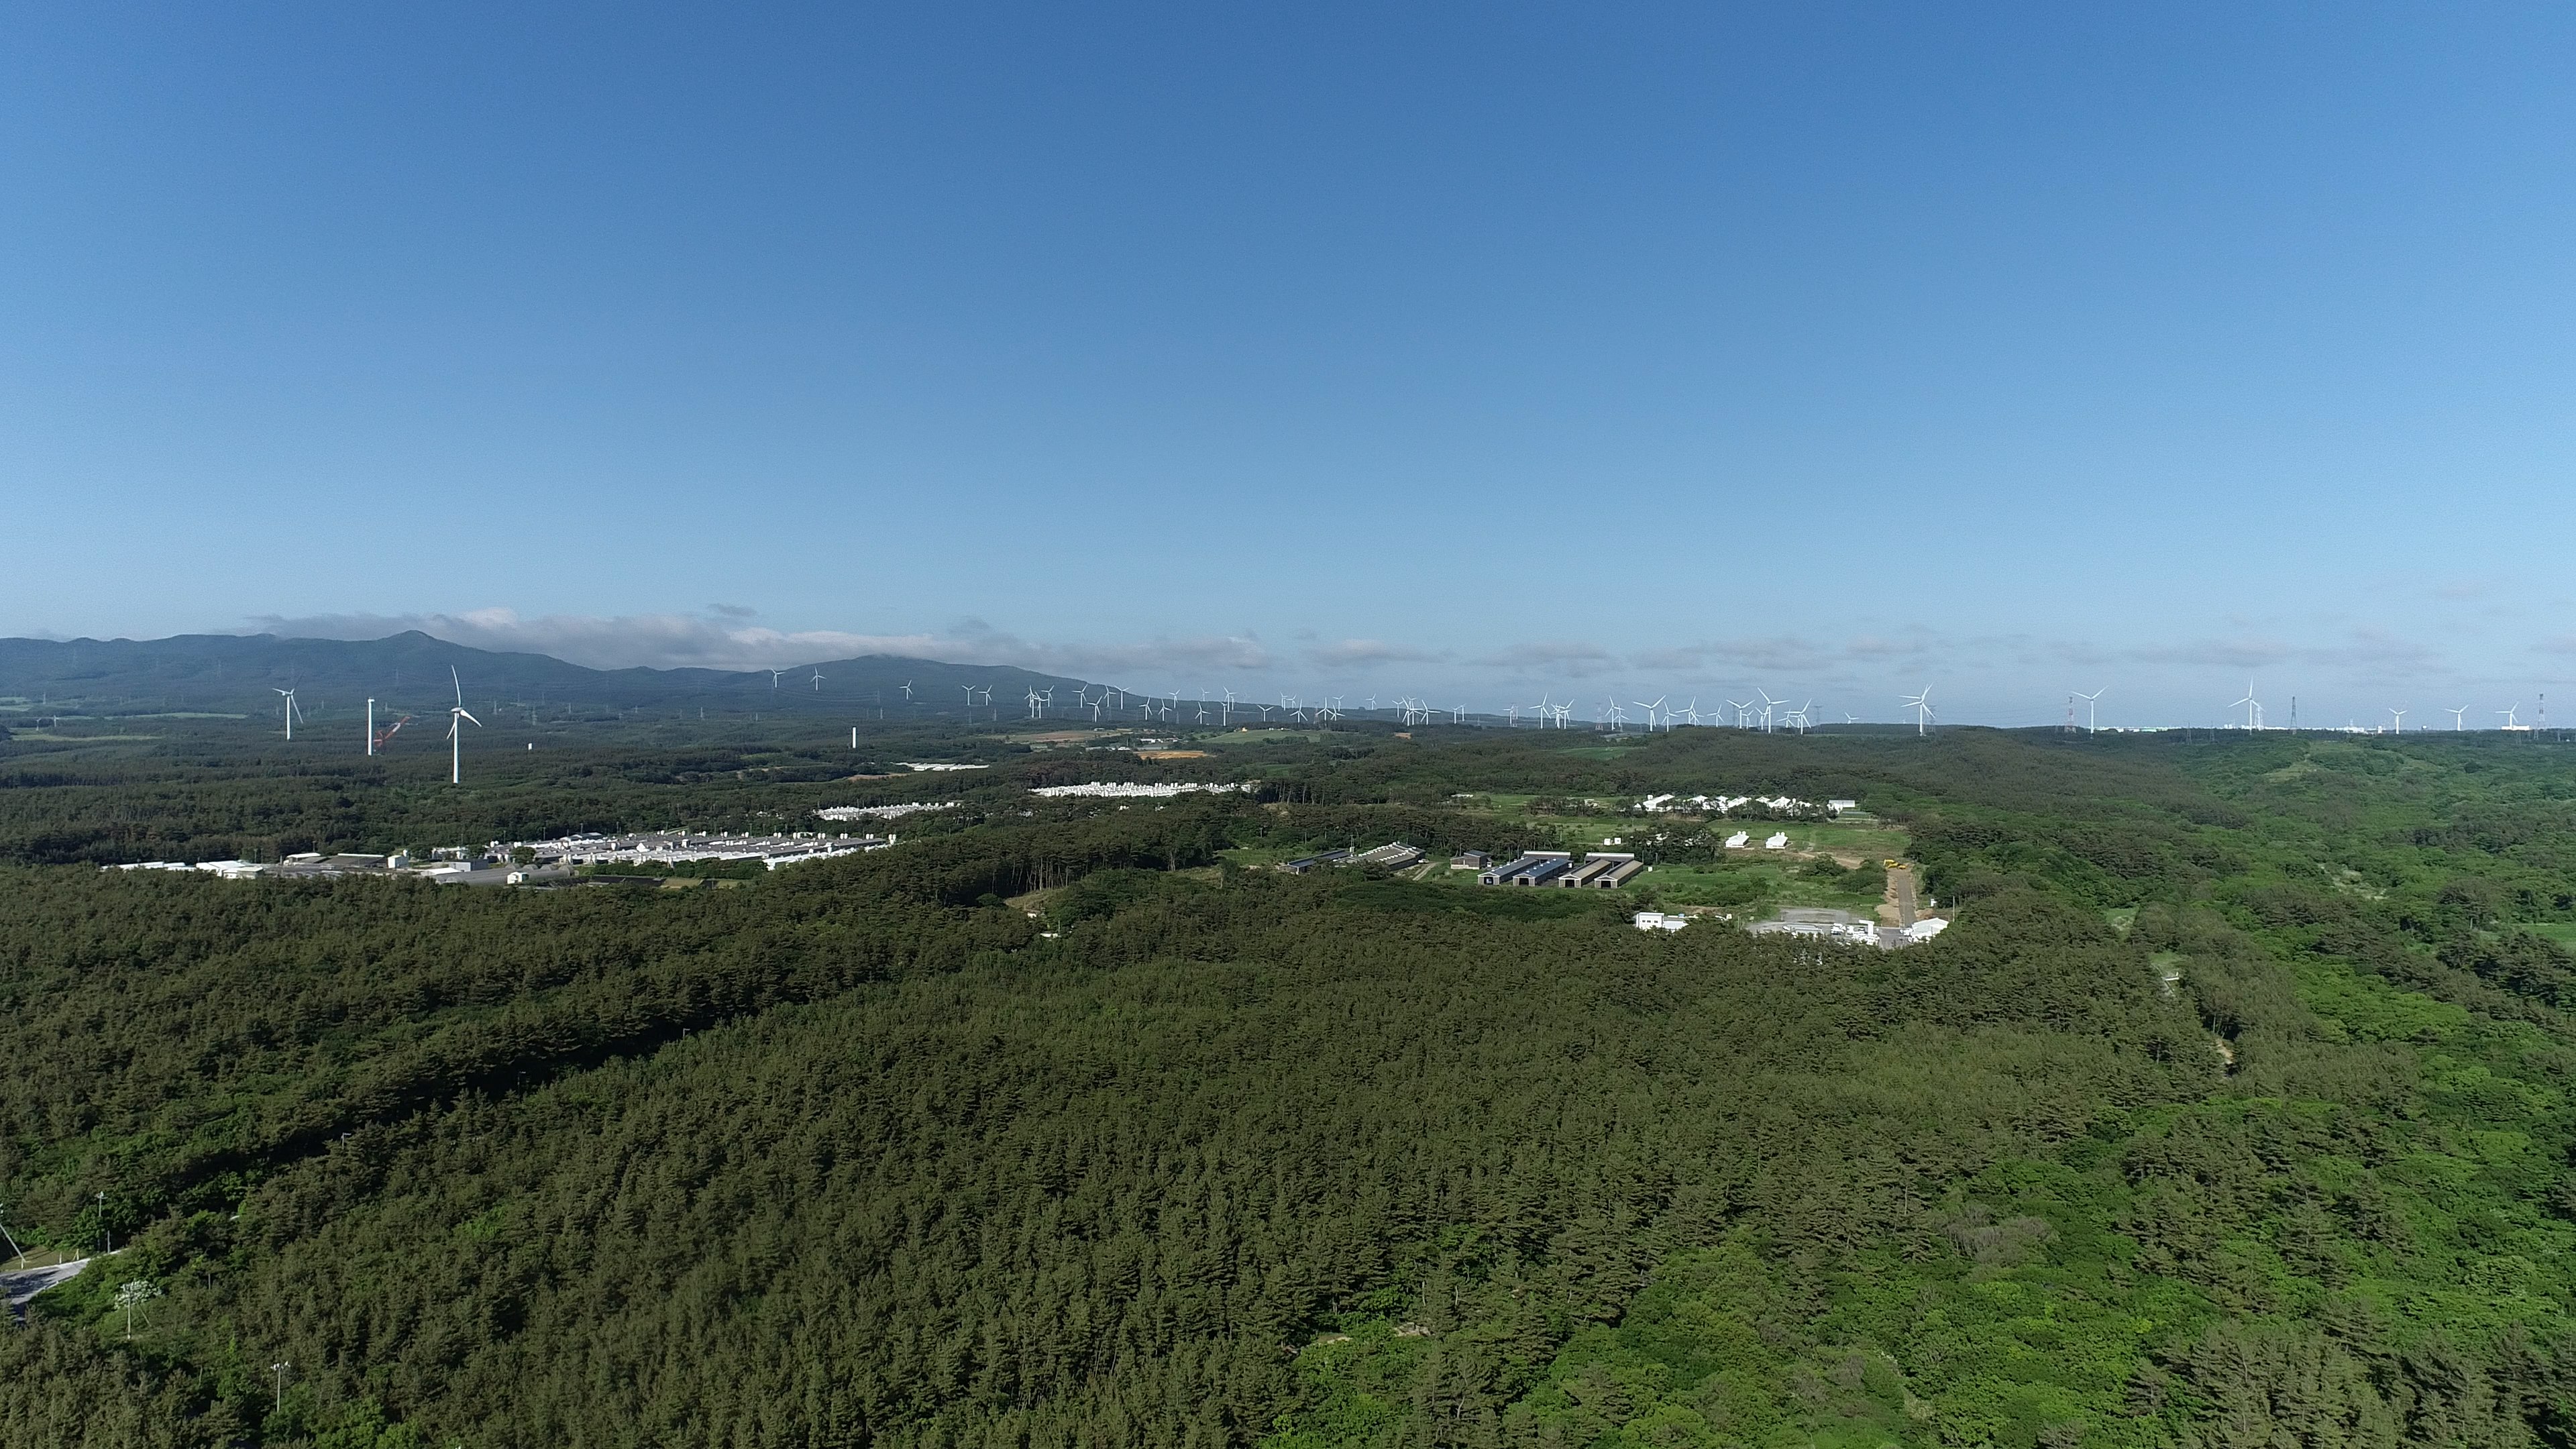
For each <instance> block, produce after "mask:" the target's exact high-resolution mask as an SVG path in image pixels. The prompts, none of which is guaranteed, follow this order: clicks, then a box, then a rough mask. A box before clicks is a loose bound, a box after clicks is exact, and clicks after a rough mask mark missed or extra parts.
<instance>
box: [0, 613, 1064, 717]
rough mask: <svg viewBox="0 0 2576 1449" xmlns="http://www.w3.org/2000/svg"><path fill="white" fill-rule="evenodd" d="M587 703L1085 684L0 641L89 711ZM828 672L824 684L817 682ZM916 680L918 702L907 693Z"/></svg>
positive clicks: (958, 673) (931, 662)
mask: <svg viewBox="0 0 2576 1449" xmlns="http://www.w3.org/2000/svg"><path fill="white" fill-rule="evenodd" d="M451 669H452V670H454V671H455V676H456V679H457V680H458V681H460V682H461V683H462V685H463V687H464V691H465V701H466V704H467V706H468V707H469V708H471V707H474V706H476V705H479V704H491V703H500V704H508V705H516V706H538V705H544V706H550V707H551V706H564V707H569V708H572V709H575V710H628V709H653V708H672V709H680V708H692V707H694V708H699V709H705V710H708V711H711V712H713V711H723V712H727V713H753V712H769V711H780V712H793V713H800V714H833V715H842V714H849V713H851V712H853V711H855V710H858V709H862V708H864V709H867V710H870V711H875V710H878V709H883V710H885V711H886V713H887V715H888V716H889V717H894V716H896V715H897V713H898V712H900V711H906V710H909V712H911V713H914V714H917V715H921V716H924V717H929V716H934V715H948V716H952V717H954V716H958V715H960V714H962V713H963V712H964V709H965V705H966V700H967V689H968V687H970V686H971V687H972V688H973V689H974V690H975V691H977V694H976V698H977V704H976V713H977V714H978V715H981V714H982V713H983V712H984V710H985V709H986V706H985V705H984V704H983V703H982V700H983V692H984V691H987V690H989V691H991V699H992V704H991V707H992V708H993V709H996V710H998V711H999V713H1000V714H1001V716H1002V717H1003V718H1005V719H1007V718H1010V717H1012V716H1013V715H1014V714H1015V713H1024V712H1025V710H1024V708H1023V705H1024V701H1025V700H1026V699H1027V697H1028V692H1029V691H1030V690H1032V689H1037V690H1046V689H1052V690H1055V691H1056V699H1057V701H1058V707H1059V709H1060V710H1064V711H1065V712H1067V713H1069V712H1070V711H1069V709H1067V708H1066V703H1065V702H1067V701H1070V700H1071V699H1072V698H1073V696H1074V694H1075V693H1076V692H1077V691H1078V690H1081V689H1083V688H1085V687H1086V684H1085V682H1084V681H1082V680H1078V679H1068V678H1065V677H1063V676H1061V675H1051V674H1036V673H1032V672H1030V671H1029V670H1026V669H1013V668H1008V667H1005V666H990V665H976V664H948V663H944V662H942V661H940V660H936V659H905V658H901V657H899V656H895V655H889V654H871V655H865V656H862V657H860V658H856V659H824V660H817V661H814V662H812V663H806V664H799V665H797V666H795V667H794V668H792V669H783V670H779V671H776V672H775V673H773V672H772V671H770V670H766V669H757V670H743V671H734V670H725V669H588V668H584V667H583V666H581V665H578V664H567V663H565V662H564V661H563V660H560V659H555V658H552V657H550V656H547V655H544V654H505V653H498V652H495V651H492V650H488V649H473V648H468V647H467V646H465V645H462V644H451V643H448V642H447V641H446V640H444V639H434V638H431V637H430V636H429V635H427V634H423V633H421V632H420V631H419V630H416V629H415V630H410V631H407V632H404V633H401V634H395V635H393V636H391V637H389V638H384V639H281V638H278V637H277V636H276V635H274V634H180V635H176V636H173V637H171V638H168V639H139V640H138V639H104V640H101V639H71V640H52V639H0V702H5V703H8V704H11V705H15V704H17V703H18V702H19V701H24V702H25V703H26V704H27V705H30V706H36V707H39V708H49V709H53V710H58V711H61V712H66V713H78V714H84V715H109V714H115V715H134V714H164V713H183V712H205V713H230V714H243V713H249V714H257V713H267V712H273V711H275V710H276V708H277V707H278V696H277V694H276V692H275V691H277V690H280V689H286V688H293V689H294V690H295V691H296V698H297V701H298V703H299V704H300V705H301V706H302V707H303V709H304V711H305V712H306V713H316V712H319V711H321V710H324V709H328V710H331V711H333V712H337V711H338V710H339V709H340V708H341V707H344V706H345V707H348V708H351V709H355V708H358V707H362V706H363V705H364V703H365V701H366V700H367V699H368V698H373V699H375V700H376V701H377V704H378V707H379V708H391V709H407V710H425V709H431V708H436V707H440V706H443V705H445V704H447V703H448V702H449V701H450V700H451V699H452V698H453V697H454V696H453V693H452V690H453V686H451V685H450V683H449V676H448V671H449V670H451ZM818 674H819V675H820V676H821V678H820V680H819V681H818V680H817V679H816V678H815V676H816V675H818ZM907 684H909V685H910V686H911V687H912V692H911V695H910V701H909V704H907V701H906V696H905V694H904V689H903V687H904V686H905V685H907Z"/></svg>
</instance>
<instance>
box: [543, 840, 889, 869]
mask: <svg viewBox="0 0 2576 1449" xmlns="http://www.w3.org/2000/svg"><path fill="white" fill-rule="evenodd" d="M894 843H895V837H894V836H891V835H886V836H875V835H830V834H826V833H823V832H821V831H795V832H792V833H789V834H785V835H715V834H705V835H691V834H689V833H687V832H686V831H669V832H648V833H646V834H641V835H567V836H564V837H562V838H561V839H557V840H523V841H513V842H511V843H510V844H509V845H503V844H502V843H501V842H499V841H494V842H493V851H494V853H495V854H496V855H502V856H508V855H511V854H515V853H516V848H517V847H519V846H526V847H528V848H529V849H531V850H533V851H534V852H535V853H536V863H537V864H539V865H564V866H576V865H681V864H685V863H688V862H691V861H701V860H713V861H730V860H756V861H760V862H761V863H763V864H765V865H767V866H768V867H769V868H770V869H771V870H776V869H778V868H779V867H780V866H783V865H802V864H804V863H805V862H806V861H809V860H830V859H832V858H833V857H835V856H842V855H857V854H859V853H861V852H863V851H870V850H883V849H885V848H886V847H888V846H890V845H892V844H894Z"/></svg>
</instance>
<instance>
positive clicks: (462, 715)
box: [456, 705, 483, 730]
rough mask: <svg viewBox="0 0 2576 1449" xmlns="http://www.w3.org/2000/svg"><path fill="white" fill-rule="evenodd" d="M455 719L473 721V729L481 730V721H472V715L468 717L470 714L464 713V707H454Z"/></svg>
mask: <svg viewBox="0 0 2576 1449" xmlns="http://www.w3.org/2000/svg"><path fill="white" fill-rule="evenodd" d="M456 717H457V718H458V719H463V720H473V721H474V727H475V728H476V729H478V730H479V729H481V728H483V721H481V720H479V719H474V716H472V715H470V714H467V713H466V712H465V707H464V706H463V705H458V706H457V707H456Z"/></svg>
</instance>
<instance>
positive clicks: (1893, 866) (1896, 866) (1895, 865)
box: [1879, 860, 1905, 870]
mask: <svg viewBox="0 0 2576 1449" xmlns="http://www.w3.org/2000/svg"><path fill="white" fill-rule="evenodd" d="M1879 864H1881V865H1883V866H1886V867H1887V868H1888V869H1889V870H1903V869H1905V862H1904V861H1901V860H1882V861H1880V862H1879Z"/></svg>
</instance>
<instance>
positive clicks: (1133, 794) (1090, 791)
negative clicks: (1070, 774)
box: [1029, 780, 1248, 800]
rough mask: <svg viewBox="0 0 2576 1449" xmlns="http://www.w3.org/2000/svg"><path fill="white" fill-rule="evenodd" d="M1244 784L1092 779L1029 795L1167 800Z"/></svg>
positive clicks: (1044, 788)
mask: <svg viewBox="0 0 2576 1449" xmlns="http://www.w3.org/2000/svg"><path fill="white" fill-rule="evenodd" d="M1246 788H1248V787H1246V786H1244V785H1239V784H1236V785H1207V784H1201V783H1199V782H1198V781H1195V780H1192V781H1186V782H1176V783H1172V784H1160V785H1149V784H1142V783H1138V782H1135V781H1129V780H1108V781H1099V780H1095V781H1093V782H1092V783H1090V784H1088V785H1040V786H1038V787H1037V788H1035V789H1033V790H1031V791H1029V793H1030V794H1032V795H1044V796H1047V797H1049V798H1058V797H1062V796H1067V795H1081V796H1087V797H1091V798H1096V799H1102V800H1168V799H1170V798H1172V797H1173V796H1175V795H1200V794H1206V795H1231V794H1233V793H1235V792H1236V791H1238V790H1242V789H1246Z"/></svg>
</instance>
